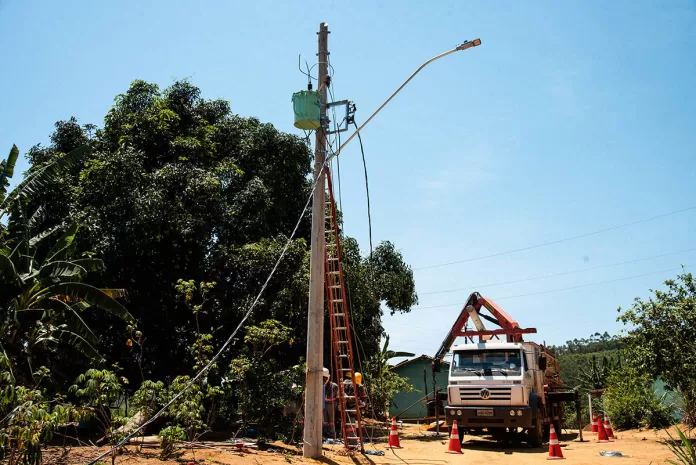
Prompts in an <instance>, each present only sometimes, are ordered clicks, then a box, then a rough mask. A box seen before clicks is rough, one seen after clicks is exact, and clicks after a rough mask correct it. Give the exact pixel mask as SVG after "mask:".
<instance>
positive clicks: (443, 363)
mask: <svg viewBox="0 0 696 465" xmlns="http://www.w3.org/2000/svg"><path fill="white" fill-rule="evenodd" d="M419 360H433V357H431V356H429V355H425V354H423V355H421V356H420V357H415V358H410V359H408V360H404V361H403V362H399V363H397V364H396V365H394V366H393V367H391V369H392V370H393V369H395V368H399V367H402V366H404V365H408V364H409V363H413V362H417V361H419ZM442 365H444V366H449V363H448V362H442Z"/></svg>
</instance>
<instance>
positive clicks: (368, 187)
mask: <svg viewBox="0 0 696 465" xmlns="http://www.w3.org/2000/svg"><path fill="white" fill-rule="evenodd" d="M353 126H355V129H356V130H357V129H358V125H357V124H356V123H355V119H353ZM358 141H359V142H360V152H361V153H362V162H363V168H364V170H365V192H366V195H367V228H368V231H369V234H370V258H372V216H371V214H370V184H369V183H368V182H367V163H366V162H365V149H364V148H363V142H362V136H361V135H360V133H359V132H358Z"/></svg>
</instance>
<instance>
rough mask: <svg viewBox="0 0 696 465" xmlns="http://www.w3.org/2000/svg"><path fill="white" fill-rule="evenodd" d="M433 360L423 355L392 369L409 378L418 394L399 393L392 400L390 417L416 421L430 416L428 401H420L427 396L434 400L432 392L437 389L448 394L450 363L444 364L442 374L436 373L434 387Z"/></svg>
mask: <svg viewBox="0 0 696 465" xmlns="http://www.w3.org/2000/svg"><path fill="white" fill-rule="evenodd" d="M432 360H433V359H432V357H428V356H427V355H421V356H420V357H416V358H412V359H410V360H404V361H403V362H401V363H398V364H396V365H394V366H393V367H392V368H391V370H392V371H393V372H394V373H396V374H397V375H399V376H401V377H404V378H408V382H409V383H410V384H411V385H412V386H413V387H414V388H415V389H417V390H418V392H397V393H396V394H395V395H394V398H393V399H392V405H391V407H390V409H389V414H390V415H398V416H399V419H400V420H416V419H419V418H425V417H427V416H428V407H427V401H425V400H422V401H420V402H418V400H419V399H421V398H422V397H424V396H425V395H426V394H429V395H428V397H429V398H430V399H431V400H432V399H433V398H434V395H433V394H432V393H431V392H432V391H433V390H434V389H435V387H438V388H440V392H441V393H444V392H446V391H447V374H448V372H449V363H445V362H443V363H442V365H441V367H442V368H441V371H440V373H435V384H436V386H433V372H432V370H431V368H430V362H431V361H432ZM411 404H415V405H411ZM409 406H410V407H409ZM404 409H406V410H404Z"/></svg>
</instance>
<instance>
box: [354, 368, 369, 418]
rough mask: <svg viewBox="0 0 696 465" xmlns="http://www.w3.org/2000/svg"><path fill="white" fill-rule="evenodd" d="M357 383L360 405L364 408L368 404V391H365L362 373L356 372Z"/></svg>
mask: <svg viewBox="0 0 696 465" xmlns="http://www.w3.org/2000/svg"><path fill="white" fill-rule="evenodd" d="M355 384H357V386H358V389H357V396H358V405H359V406H360V408H361V409H363V408H364V407H365V406H366V405H367V393H366V392H365V386H364V385H363V383H362V374H360V373H355Z"/></svg>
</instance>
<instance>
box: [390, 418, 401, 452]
mask: <svg viewBox="0 0 696 465" xmlns="http://www.w3.org/2000/svg"><path fill="white" fill-rule="evenodd" d="M387 447H389V448H390V449H403V447H401V443H400V442H399V430H398V428H397V427H396V417H394V418H392V424H391V429H390V430H389V445H388V446H387Z"/></svg>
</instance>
